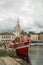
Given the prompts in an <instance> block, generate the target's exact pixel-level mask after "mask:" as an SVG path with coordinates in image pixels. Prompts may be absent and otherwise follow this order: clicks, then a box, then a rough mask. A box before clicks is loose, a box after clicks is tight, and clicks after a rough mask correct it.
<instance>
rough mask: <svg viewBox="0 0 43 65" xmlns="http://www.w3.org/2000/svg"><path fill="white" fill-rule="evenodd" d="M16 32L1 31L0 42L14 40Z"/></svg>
mask: <svg viewBox="0 0 43 65" xmlns="http://www.w3.org/2000/svg"><path fill="white" fill-rule="evenodd" d="M14 38H15V34H13V33H9V32H5V33H0V42H2V43H11V42H12V40H14Z"/></svg>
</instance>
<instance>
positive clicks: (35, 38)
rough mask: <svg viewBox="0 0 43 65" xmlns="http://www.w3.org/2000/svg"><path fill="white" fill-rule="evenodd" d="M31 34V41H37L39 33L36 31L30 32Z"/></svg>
mask: <svg viewBox="0 0 43 65" xmlns="http://www.w3.org/2000/svg"><path fill="white" fill-rule="evenodd" d="M29 34H30V39H31V41H33V42H35V41H38V40H39V39H38V36H39V35H38V33H34V32H29Z"/></svg>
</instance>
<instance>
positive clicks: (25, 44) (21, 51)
mask: <svg viewBox="0 0 43 65" xmlns="http://www.w3.org/2000/svg"><path fill="white" fill-rule="evenodd" d="M17 28H18V32H19V37H20V25H19V21H18V25H17ZM22 39H23V41H22V42H21V38H20V40H19V41H17V42H16V41H15V40H13V43H14V45H10V47H11V48H12V47H15V49H16V53H17V56H19V57H20V58H22V59H24V60H26V61H27V62H30V59H29V44H30V40H27V35H24V34H22Z"/></svg>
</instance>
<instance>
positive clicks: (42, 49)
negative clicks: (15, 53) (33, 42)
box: [29, 43, 43, 65]
mask: <svg viewBox="0 0 43 65" xmlns="http://www.w3.org/2000/svg"><path fill="white" fill-rule="evenodd" d="M40 44H41V43H40ZM29 56H30V61H31V64H32V65H43V46H40V45H39V46H30V53H29Z"/></svg>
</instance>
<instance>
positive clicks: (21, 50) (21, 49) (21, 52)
mask: <svg viewBox="0 0 43 65" xmlns="http://www.w3.org/2000/svg"><path fill="white" fill-rule="evenodd" d="M13 42H15V41H13ZM29 44H30V40H28V41H25V42H17V43H16V44H15V43H14V47H15V49H16V53H17V56H19V57H20V58H22V59H24V60H26V61H27V62H30V60H29Z"/></svg>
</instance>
